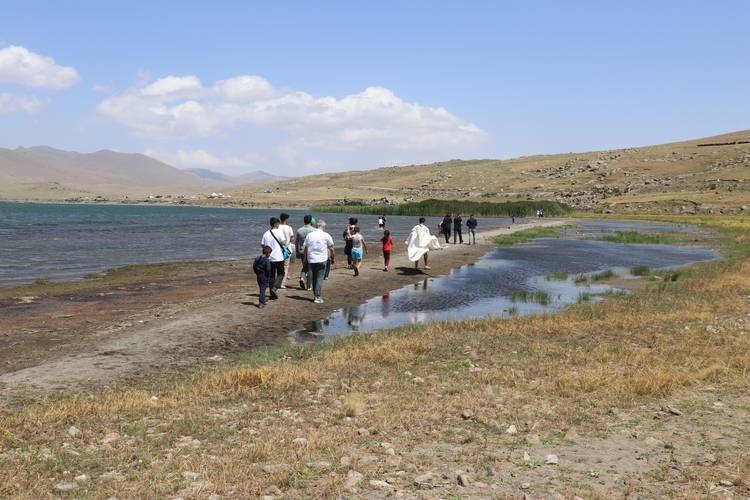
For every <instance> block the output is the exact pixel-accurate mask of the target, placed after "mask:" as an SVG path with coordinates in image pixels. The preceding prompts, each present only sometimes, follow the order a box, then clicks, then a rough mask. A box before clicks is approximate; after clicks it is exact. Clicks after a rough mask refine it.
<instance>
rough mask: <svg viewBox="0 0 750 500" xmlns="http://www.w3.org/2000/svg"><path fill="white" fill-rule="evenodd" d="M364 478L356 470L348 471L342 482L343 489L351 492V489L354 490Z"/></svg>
mask: <svg viewBox="0 0 750 500" xmlns="http://www.w3.org/2000/svg"><path fill="white" fill-rule="evenodd" d="M364 478H365V476H364V475H363V474H362V473H360V472H357V471H356V470H350V471H349V472H348V473H347V474H346V481H344V488H346V489H347V490H351V489H352V488H355V487H356V486H357V485H358V484H359V483H361V482H362V480H363V479H364Z"/></svg>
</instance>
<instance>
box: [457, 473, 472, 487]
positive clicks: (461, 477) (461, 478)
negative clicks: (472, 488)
mask: <svg viewBox="0 0 750 500" xmlns="http://www.w3.org/2000/svg"><path fill="white" fill-rule="evenodd" d="M456 481H457V482H458V485H459V486H469V483H470V482H471V481H470V480H469V476H468V475H467V474H463V473H460V472H459V473H458V474H457V475H456Z"/></svg>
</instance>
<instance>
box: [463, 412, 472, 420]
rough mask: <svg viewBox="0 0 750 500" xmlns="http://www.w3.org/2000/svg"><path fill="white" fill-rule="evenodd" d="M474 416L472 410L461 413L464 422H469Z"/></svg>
mask: <svg viewBox="0 0 750 500" xmlns="http://www.w3.org/2000/svg"><path fill="white" fill-rule="evenodd" d="M473 416H474V412H473V411H471V410H464V411H462V412H461V418H463V419H464V420H469V419H471V418H472V417H473Z"/></svg>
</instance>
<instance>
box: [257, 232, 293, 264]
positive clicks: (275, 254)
mask: <svg viewBox="0 0 750 500" xmlns="http://www.w3.org/2000/svg"><path fill="white" fill-rule="evenodd" d="M273 234H274V235H275V236H276V238H277V239H278V240H279V242H280V243H281V244H282V245H285V244H286V243H287V241H288V240H287V239H286V235H284V232H283V231H282V230H281V229H280V228H279V229H274V230H273ZM260 244H261V245H263V246H269V247H271V262H282V261H283V260H284V253H283V252H282V251H281V247H280V246H279V244H278V243H276V240H275V239H274V238H273V236H271V229H269V230H268V231H266V232H265V233H263V239H262V240H261V241H260Z"/></svg>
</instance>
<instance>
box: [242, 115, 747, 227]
mask: <svg viewBox="0 0 750 500" xmlns="http://www.w3.org/2000/svg"><path fill="white" fill-rule="evenodd" d="M264 188H270V189H272V190H273V191H272V192H270V193H268V192H264ZM229 192H230V193H231V194H232V197H233V198H232V203H236V204H237V203H239V204H254V205H281V206H288V205H292V204H295V205H301V204H311V203H315V204H319V203H334V204H340V203H345V202H357V201H361V202H365V203H373V202H376V203H377V202H384V201H386V200H387V201H389V202H403V201H404V200H405V199H414V200H422V199H428V198H437V199H481V200H485V201H508V200H527V199H530V200H533V199H547V200H557V201H562V202H565V203H568V204H570V205H571V206H573V207H575V208H577V209H580V210H597V211H613V212H627V211H651V212H672V213H675V212H676V213H680V212H682V213H699V212H713V211H717V212H718V211H722V212H726V213H730V212H743V211H746V210H747V207H748V206H750V130H745V131H740V132H733V133H729V134H723V135H719V136H714V137H707V138H702V139H695V140H688V141H683V142H675V143H669V144H661V145H655V146H641V147H632V148H624V149H617V150H606V151H593V152H585V153H564V154H554V155H537V156H525V157H520V158H513V159H508V160H466V161H464V160H452V161H447V162H439V163H432V164H429V165H412V166H405V167H383V168H378V169H374V170H367V171H352V172H344V173H335V174H321V175H314V176H308V177H299V178H295V179H291V180H288V181H285V182H281V183H274V184H268V185H265V186H262V187H258V186H240V187H237V188H234V189H231V190H229ZM743 207H744V208H743Z"/></svg>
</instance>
